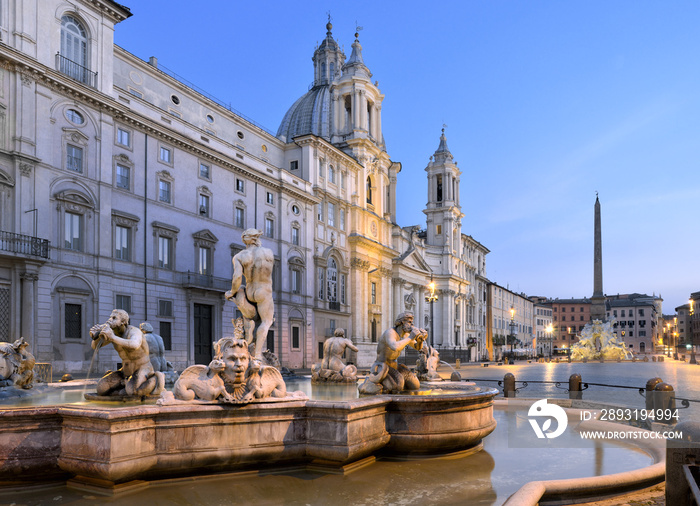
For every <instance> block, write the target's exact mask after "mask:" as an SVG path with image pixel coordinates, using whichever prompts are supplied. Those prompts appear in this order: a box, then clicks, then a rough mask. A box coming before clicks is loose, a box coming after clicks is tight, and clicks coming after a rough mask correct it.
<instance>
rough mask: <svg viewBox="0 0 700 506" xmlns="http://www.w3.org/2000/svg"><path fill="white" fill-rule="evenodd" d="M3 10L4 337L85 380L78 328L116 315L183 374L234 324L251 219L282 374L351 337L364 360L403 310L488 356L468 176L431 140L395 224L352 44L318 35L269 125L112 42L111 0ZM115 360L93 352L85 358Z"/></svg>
mask: <svg viewBox="0 0 700 506" xmlns="http://www.w3.org/2000/svg"><path fill="white" fill-rule="evenodd" d="M2 7H3V8H2V9H1V10H0V38H1V40H0V211H1V215H0V340H4V341H11V340H14V339H17V338H19V336H24V337H25V338H26V339H27V340H28V341H29V342H30V349H31V350H32V352H33V353H34V354H35V355H36V357H37V361H41V362H52V363H53V364H54V370H55V371H59V372H77V371H85V370H86V369H87V365H88V364H89V363H90V361H91V359H92V357H93V351H92V349H91V346H90V337H89V335H88V330H89V328H90V326H92V325H93V324H95V323H99V322H104V321H105V320H106V319H107V317H108V316H109V313H110V311H111V310H112V309H113V308H122V309H125V310H127V311H128V312H129V314H130V315H131V318H132V324H135V325H137V324H139V323H140V322H143V321H148V322H150V323H151V324H152V325H153V327H154V329H155V331H156V332H157V333H160V334H161V335H162V336H163V338H164V341H165V344H166V356H167V358H168V359H169V360H170V361H171V362H173V364H174V365H175V367H176V369H179V370H181V369H182V368H184V367H185V366H187V365H191V364H194V363H204V364H206V363H208V362H209V360H210V359H211V354H212V342H213V341H216V340H217V339H219V338H220V337H222V336H223V335H227V334H229V333H231V332H232V325H231V319H232V318H234V317H235V316H236V310H235V306H234V304H233V303H232V302H227V301H225V299H224V293H225V291H226V290H228V289H229V287H230V279H231V274H232V267H231V258H232V256H233V255H234V254H235V253H237V252H238V251H240V250H241V249H242V248H244V245H243V243H242V240H241V233H242V232H243V230H245V229H246V228H251V227H253V228H258V229H261V230H262V231H263V232H264V236H263V244H264V245H265V246H266V247H268V248H270V249H272V251H273V252H274V255H275V269H274V274H273V288H274V297H275V312H276V316H275V322H274V324H273V326H272V328H271V330H270V333H269V335H268V342H267V345H268V348H269V349H271V350H272V351H274V352H275V353H276V354H277V355H278V357H279V358H280V361H281V362H282V364H283V365H286V366H288V367H291V368H300V367H310V366H311V365H312V364H313V363H315V362H318V361H319V360H320V354H321V353H322V347H323V341H324V340H325V339H326V338H327V337H329V336H331V335H332V334H333V330H334V329H335V328H344V329H346V335H348V336H349V337H351V338H352V339H353V341H354V342H355V343H356V345H357V347H358V348H359V350H360V351H359V352H358V353H357V356H353V357H349V359H350V360H352V361H355V362H356V363H357V364H358V365H360V366H366V365H368V364H370V363H371V362H372V361H373V360H374V357H375V353H376V351H375V350H376V345H375V344H373V343H375V342H376V340H377V338H378V336H379V335H380V334H381V332H383V330H384V329H386V328H388V327H390V326H392V324H393V321H394V318H395V317H396V315H397V314H398V313H400V312H402V311H405V310H411V311H413V312H414V313H415V315H416V323H417V324H418V325H421V326H423V327H425V328H430V327H431V326H432V328H433V334H434V335H433V342H434V344H435V345H436V346H437V347H438V349H442V350H446V349H455V350H460V351H462V350H464V352H465V353H466V357H468V358H469V359H471V360H476V359H479V358H482V357H484V356H487V325H488V318H487V298H488V297H487V291H488V284H489V281H488V279H487V278H486V255H487V254H488V253H489V250H488V249H487V248H486V247H485V246H483V245H482V244H480V243H479V242H478V241H476V240H475V239H473V238H472V237H471V236H469V235H467V234H464V233H463V232H462V220H463V218H464V216H465V215H464V212H463V211H462V206H461V203H460V188H459V185H460V176H461V174H462V172H461V170H460V169H458V167H457V163H456V162H455V161H454V158H453V156H452V154H451V152H450V150H449V148H448V146H447V139H446V137H445V135H444V132H443V133H442V135H440V138H439V139H438V138H437V135H436V144H437V149H436V151H435V153H434V154H433V155H432V157H431V159H430V162H429V163H428V165H427V166H426V167H425V171H426V178H427V195H426V205H425V208H424V213H425V214H426V223H425V224H421V225H412V226H401V225H400V224H399V221H400V217H399V216H397V214H396V185H397V181H398V178H400V177H401V170H402V164H401V163H399V162H396V161H392V159H391V158H390V157H389V154H388V153H387V150H386V145H385V142H384V136H383V133H382V102H383V100H384V95H383V94H382V92H381V90H380V89H379V88H378V87H377V83H376V82H374V83H373V82H372V80H371V73H370V71H369V69H368V67H367V66H366V65H365V63H364V60H363V54H362V46H361V45H360V42H359V40H358V39H357V37H356V38H355V41H354V42H353V44H352V53H351V55H350V56H349V57H346V55H345V54H344V53H343V51H342V50H341V48H340V46H339V45H338V43H337V42H336V40H335V38H334V37H333V34H332V26H331V25H330V23H329V24H328V25H327V26H326V36H325V39H324V40H323V42H322V43H321V44H320V45H319V46H318V47H317V48H316V49H315V51H314V52H313V69H308V71H309V72H311V71H313V86H312V87H311V89H310V90H309V91H308V92H307V93H305V94H304V95H302V96H301V98H299V100H297V101H296V102H295V103H294V104H293V105H292V106H291V107H290V109H289V110H288V111H287V113H286V114H284V115H283V114H282V113H283V111H281V112H280V116H281V117H282V121H281V124H280V126H279V129H278V131H277V132H269V131H267V130H265V129H264V128H262V127H260V126H259V125H257V124H256V123H255V122H253V121H252V120H249V119H247V118H245V117H243V116H242V115H240V114H238V113H236V112H235V111H232V110H231V109H230V108H229V107H226V106H225V105H222V104H220V103H219V102H217V101H216V100H215V99H213V98H212V97H210V96H208V95H207V94H206V93H204V92H202V91H200V90H199V89H195V88H194V87H193V86H192V85H189V84H187V83H184V82H183V81H182V80H181V79H179V78H177V77H176V76H173V75H172V73H170V72H169V71H167V69H165V68H162V67H159V65H158V62H157V60H156V59H154V58H152V59H150V60H149V61H143V60H141V59H139V58H137V57H135V56H134V55H132V54H131V53H129V52H128V50H126V49H124V48H121V47H118V46H116V45H115V44H114V39H113V34H114V30H118V29H119V26H118V24H119V23H121V22H124V21H125V20H127V18H129V17H130V16H131V12H130V11H129V10H128V8H126V7H124V6H122V5H120V4H118V3H116V2H112V1H109V0H75V1H72V2H67V1H63V0H41V2H39V1H38V0H34V1H20V0H9V1H8V2H4V3H3V6H2ZM29 12H32V13H34V14H33V15H28V13H29ZM127 22H128V21H127ZM300 71H302V72H303V71H305V70H304V69H300ZM234 100H235V99H234ZM426 155H427V154H426ZM411 163H412V162H411ZM431 281H432V282H434V283H435V294H436V295H437V300H435V301H434V302H432V303H429V302H427V301H426V295H427V292H428V285H429V283H431ZM431 304H432V308H431ZM431 310H432V311H431ZM431 314H432V321H431ZM466 357H465V358H466ZM118 361H119V357H118V356H117V355H116V354H115V353H114V352H113V351H112V350H108V349H106V348H105V349H104V351H102V352H100V354H99V355H98V357H97V362H98V366H97V367H96V369H99V370H101V371H102V370H104V369H107V368H114V367H116V365H117V363H118Z"/></svg>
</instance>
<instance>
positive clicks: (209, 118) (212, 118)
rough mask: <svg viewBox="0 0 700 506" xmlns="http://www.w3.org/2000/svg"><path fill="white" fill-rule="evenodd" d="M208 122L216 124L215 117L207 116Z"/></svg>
mask: <svg viewBox="0 0 700 506" xmlns="http://www.w3.org/2000/svg"><path fill="white" fill-rule="evenodd" d="M207 121H208V122H209V123H214V116H212V115H211V114H207Z"/></svg>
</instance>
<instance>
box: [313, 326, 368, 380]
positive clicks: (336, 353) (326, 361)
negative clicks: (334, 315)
mask: <svg viewBox="0 0 700 506" xmlns="http://www.w3.org/2000/svg"><path fill="white" fill-rule="evenodd" d="M346 348H349V349H351V350H352V351H354V352H357V351H358V349H357V347H356V346H355V345H354V344H352V341H351V340H350V339H348V338H347V337H345V331H344V330H343V329H335V332H333V337H330V338H328V339H326V342H324V343H323V360H322V361H321V363H320V364H314V365H313V366H312V367H311V381H312V382H314V383H322V382H324V381H328V382H336V383H354V382H356V381H357V367H355V366H354V365H352V364H349V365H345V362H343V353H345V349H346Z"/></svg>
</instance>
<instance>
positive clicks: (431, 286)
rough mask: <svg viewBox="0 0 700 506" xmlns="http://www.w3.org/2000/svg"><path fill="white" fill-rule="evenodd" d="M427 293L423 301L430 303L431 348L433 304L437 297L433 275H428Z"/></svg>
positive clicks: (431, 341) (431, 343) (431, 342)
mask: <svg viewBox="0 0 700 506" xmlns="http://www.w3.org/2000/svg"><path fill="white" fill-rule="evenodd" d="M428 290H429V292H428V293H427V294H426V296H425V301H426V302H430V347H431V348H432V347H433V302H435V301H436V300H438V296H437V294H436V293H435V282H434V281H433V275H432V274H431V275H430V284H429V285H428Z"/></svg>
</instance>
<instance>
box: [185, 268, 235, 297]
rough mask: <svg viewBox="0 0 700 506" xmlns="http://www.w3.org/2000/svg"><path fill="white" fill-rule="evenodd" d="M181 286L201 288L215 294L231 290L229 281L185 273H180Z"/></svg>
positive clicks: (206, 275)
mask: <svg viewBox="0 0 700 506" xmlns="http://www.w3.org/2000/svg"><path fill="white" fill-rule="evenodd" d="M182 285H183V286H184V287H185V288H203V289H206V290H214V291H216V292H225V291H227V290H230V289H231V280H230V279H226V278H217V277H215V276H210V275H208V274H199V273H197V272H191V271H187V272H183V273H182Z"/></svg>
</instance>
